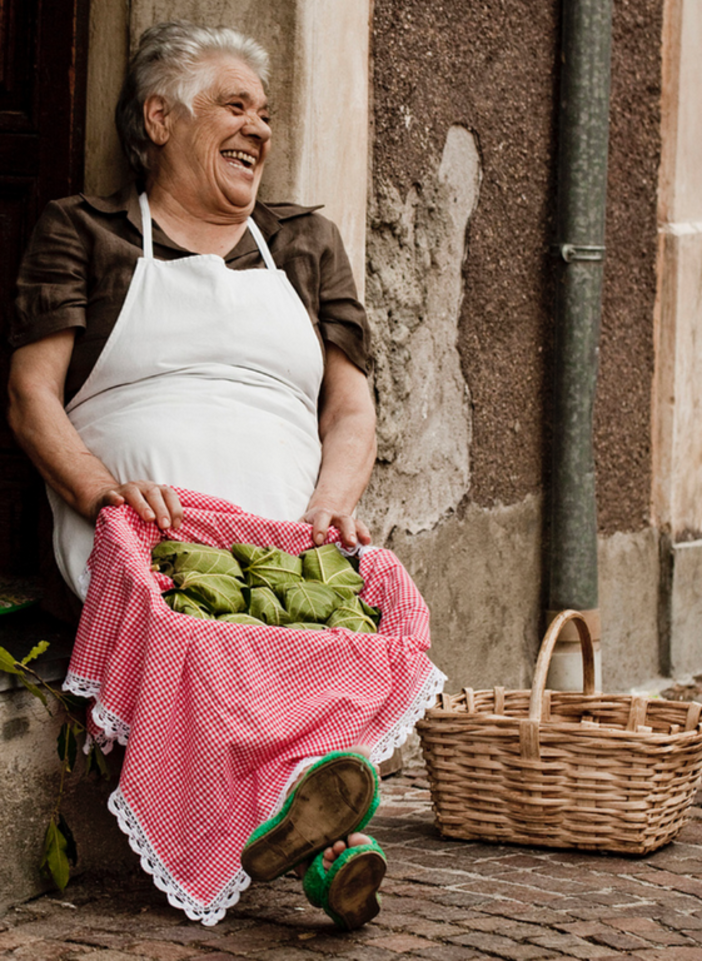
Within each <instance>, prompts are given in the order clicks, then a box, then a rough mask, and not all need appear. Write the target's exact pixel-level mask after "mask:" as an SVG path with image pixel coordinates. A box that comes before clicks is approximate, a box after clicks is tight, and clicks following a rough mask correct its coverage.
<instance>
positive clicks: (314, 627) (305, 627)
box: [285, 621, 327, 631]
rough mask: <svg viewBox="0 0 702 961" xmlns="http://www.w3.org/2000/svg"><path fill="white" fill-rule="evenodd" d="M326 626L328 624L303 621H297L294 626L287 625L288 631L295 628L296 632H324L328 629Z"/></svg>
mask: <svg viewBox="0 0 702 961" xmlns="http://www.w3.org/2000/svg"><path fill="white" fill-rule="evenodd" d="M326 626H327V625H326V624H315V623H310V622H303V621H295V622H294V623H292V624H286V625H285V627H287V628H288V629H290V628H293V629H294V630H296V631H323V630H325V629H326Z"/></svg>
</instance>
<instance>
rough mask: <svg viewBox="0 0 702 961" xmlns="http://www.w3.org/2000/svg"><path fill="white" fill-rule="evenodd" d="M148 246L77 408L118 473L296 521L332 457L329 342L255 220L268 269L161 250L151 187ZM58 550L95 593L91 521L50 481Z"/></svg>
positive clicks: (78, 587) (79, 589)
mask: <svg viewBox="0 0 702 961" xmlns="http://www.w3.org/2000/svg"><path fill="white" fill-rule="evenodd" d="M139 203H140V206H141V215H142V224H143V235H144V254H143V257H141V258H140V259H139V261H138V262H137V266H136V270H135V272H134V276H133V278H132V282H131V284H130V286H129V290H128V292H127V297H126V299H125V301H124V305H123V307H122V310H121V312H120V315H119V317H118V318H117V322H116V324H115V327H114V329H113V331H112V333H111V334H110V337H109V338H108V341H107V343H106V344H105V346H104V348H103V350H102V353H101V354H100V356H99V358H98V360H97V363H96V364H95V367H94V368H93V370H92V372H91V373H90V375H89V377H88V379H87V381H86V382H85V384H84V385H83V387H82V388H81V389H80V390H79V391H78V393H77V394H76V396H75V397H74V398H73V400H72V401H71V402H70V404H69V405H68V406H67V408H66V413H67V414H68V417H69V418H70V420H71V422H72V424H73V426H74V427H75V428H76V430H77V431H78V433H79V434H80V436H81V438H82V440H83V442H84V444H85V445H86V447H87V448H88V450H90V451H91V452H92V453H93V454H95V455H96V456H97V457H99V458H100V460H101V461H102V462H103V463H104V464H105V466H106V467H107V468H108V470H109V471H110V472H111V473H112V474H113V475H114V477H116V478H117V480H118V481H119V482H120V483H126V482H127V481H130V480H151V481H154V482H156V483H158V484H170V485H173V486H177V487H183V488H187V489H189V490H193V491H199V492H200V493H204V494H211V495H213V496H216V497H221V498H224V499H226V500H229V501H231V502H232V503H235V504H238V505H239V506H240V507H242V508H243V509H244V510H246V511H250V512H252V513H255V514H261V515H262V516H264V517H269V518H272V519H275V520H298V519H299V518H300V517H301V515H302V514H303V513H304V511H305V509H306V507H307V503H308V501H309V498H310V496H311V494H312V491H313V490H314V486H315V483H316V481H317V475H318V472H319V465H320V461H321V446H320V442H319V435H318V425H317V399H318V395H319V388H320V385H321V382H322V375H323V358H322V351H321V346H320V344H319V340H318V339H317V336H316V334H315V331H314V329H313V326H312V324H311V322H310V318H309V315H308V313H307V311H306V309H305V307H304V305H303V303H302V301H301V300H300V298H299V297H298V295H297V293H296V292H295V290H294V288H293V287H292V285H291V284H290V281H289V280H288V278H287V276H286V275H285V273H284V271H282V270H278V269H277V268H276V266H275V263H274V261H273V258H272V257H271V254H270V251H269V249H268V246H267V245H266V242H265V240H264V238H263V236H262V235H261V232H260V231H259V229H258V227H257V226H256V224H255V223H254V222H253V220H251V218H249V220H248V228H249V230H250V231H251V233H252V234H253V236H254V239H255V240H256V243H257V245H258V248H259V250H260V252H261V255H262V257H263V259H264V261H265V264H266V268H267V269H266V270H259V269H253V270H231V269H230V268H228V267H227V265H226V264H225V262H224V260H223V259H222V258H221V257H219V256H217V255H216V254H198V255H194V256H189V257H183V258H181V259H180V260H171V261H163V260H155V259H154V256H153V242H152V235H151V214H150V210H149V203H148V200H147V197H146V194H142V195H141V197H140V198H139ZM49 500H50V501H51V506H52V509H53V513H54V551H55V554H56V560H57V562H58V565H59V568H60V570H61V573H62V574H63V576H64V578H65V580H66V581H67V583H68V584H69V586H70V587H71V588H72V589H73V590H74V591H75V592H76V593H77V594H78V595H79V597H82V598H84V597H85V593H86V591H87V579H86V577H85V574H84V572H85V564H86V561H87V559H88V556H89V554H90V551H91V550H92V546H93V534H94V529H93V525H92V524H90V523H89V522H88V521H86V520H85V519H84V518H82V517H81V516H80V515H79V514H77V513H76V512H75V511H74V510H73V509H72V508H70V507H69V506H68V505H67V504H66V503H65V502H64V501H63V500H62V499H61V498H60V497H58V496H57V495H56V494H55V493H54V492H53V491H52V490H49Z"/></svg>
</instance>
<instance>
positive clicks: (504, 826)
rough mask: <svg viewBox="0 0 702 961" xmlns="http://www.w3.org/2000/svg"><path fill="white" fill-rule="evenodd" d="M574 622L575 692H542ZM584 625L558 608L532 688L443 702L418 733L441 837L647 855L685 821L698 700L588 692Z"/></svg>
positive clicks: (701, 732)
mask: <svg viewBox="0 0 702 961" xmlns="http://www.w3.org/2000/svg"><path fill="white" fill-rule="evenodd" d="M571 620H572V621H574V622H575V624H576V627H577V629H578V634H579V636H580V641H581V647H582V653H583V674H584V683H583V693H582V694H580V693H564V692H556V691H547V690H545V684H546V675H547V673H548V666H549V662H550V659H551V654H552V652H553V648H554V645H555V643H556V641H557V639H558V635H559V634H560V632H561V630H562V628H563V626H564V625H565V624H566V623H567V622H568V621H571ZM594 678H595V671H594V656H593V649H592V641H591V639H590V634H589V632H588V629H587V626H586V624H585V621H584V620H583V618H582V616H581V615H580V614H578V613H577V612H576V611H563V612H562V613H561V614H559V615H558V616H557V617H556V618H555V620H554V621H553V623H552V624H551V626H550V628H549V630H548V632H547V633H546V636H545V637H544V640H543V643H542V645H541V651H540V653H539V658H538V661H537V664H536V670H535V674H534V683H533V686H532V689H531V691H506V690H505V689H504V688H500V687H497V688H495V689H494V690H493V691H473V690H472V689H470V688H464V689H463V692H462V693H461V694H458V695H443V694H442V695H440V700H439V702H438V703H437V706H436V707H435V708H432V709H430V710H428V711H427V712H426V715H425V717H424V719H423V720H422V721H420V722H419V724H418V726H417V729H418V731H419V735H420V737H421V741H422V750H423V753H424V758H425V760H426V763H427V768H428V772H429V780H430V784H431V793H432V800H433V806H434V811H435V814H436V819H437V826H438V828H439V830H440V831H441V833H442V834H443V835H445V836H447V837H453V838H465V839H468V840H482V841H495V842H511V843H516V844H530V845H546V846H548V847H561V848H579V849H582V850H587V851H617V852H624V853H628V854H645V853H647V852H649V851H654V850H655V849H656V848H659V847H661V845H663V844H667V843H668V842H669V841H672V840H673V838H674V837H675V836H676V834H677V833H678V832H679V831H680V829H681V828H682V826H683V824H684V823H685V822H686V820H687V818H688V809H689V807H690V805H691V804H692V801H693V798H694V794H695V790H696V788H697V784H698V780H699V777H700V772H701V770H702V725H701V724H700V715H701V714H702V704H698V703H696V702H691V703H681V702H678V701H664V700H660V699H657V698H654V699H651V700H649V699H648V698H646V697H639V696H631V695H625V694H613V695H603V694H599V693H597V694H596V693H594V686H595V685H594Z"/></svg>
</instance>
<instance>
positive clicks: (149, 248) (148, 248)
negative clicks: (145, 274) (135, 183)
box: [139, 193, 154, 260]
mask: <svg viewBox="0 0 702 961" xmlns="http://www.w3.org/2000/svg"><path fill="white" fill-rule="evenodd" d="M139 206H140V207H141V236H142V238H143V250H144V257H145V259H146V260H153V259H154V242H153V239H152V235H151V209H150V207H149V198H148V197H147V196H146V193H143V194H139Z"/></svg>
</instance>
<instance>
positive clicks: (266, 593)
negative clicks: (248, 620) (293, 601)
mask: <svg viewBox="0 0 702 961" xmlns="http://www.w3.org/2000/svg"><path fill="white" fill-rule="evenodd" d="M249 614H250V615H251V616H252V617H257V618H259V619H260V620H262V621H265V623H266V624H274V625H277V626H278V627H280V626H282V625H285V624H288V623H289V621H290V615H289V614H288V612H287V611H286V610H285V608H284V607H283V605H282V604H281V603H280V601H279V600H278V598H277V597H276V595H275V594H274V593H273V591H272V590H271V589H270V587H252V588H251V590H250V592H249Z"/></svg>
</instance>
